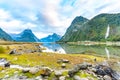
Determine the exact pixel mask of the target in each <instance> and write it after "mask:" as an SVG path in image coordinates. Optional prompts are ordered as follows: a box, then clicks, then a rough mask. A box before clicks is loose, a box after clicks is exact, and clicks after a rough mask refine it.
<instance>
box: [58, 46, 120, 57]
mask: <svg viewBox="0 0 120 80" xmlns="http://www.w3.org/2000/svg"><path fill="white" fill-rule="evenodd" d="M60 45H61V47H62V48H63V49H64V50H65V52H66V53H71V54H73V53H77V54H80V53H89V54H90V53H91V54H97V55H101V56H102V55H105V56H107V57H108V59H109V58H110V57H120V47H112V46H111V47H108V46H84V45H70V44H60Z"/></svg>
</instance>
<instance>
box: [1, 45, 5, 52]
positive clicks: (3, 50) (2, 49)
mask: <svg viewBox="0 0 120 80" xmlns="http://www.w3.org/2000/svg"><path fill="white" fill-rule="evenodd" d="M4 52H5V49H4V47H2V46H0V54H1V53H4Z"/></svg>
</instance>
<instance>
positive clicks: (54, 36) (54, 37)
mask: <svg viewBox="0 0 120 80" xmlns="http://www.w3.org/2000/svg"><path fill="white" fill-rule="evenodd" d="M60 39H61V36H60V35H58V34H56V33H53V34H52V35H48V36H47V37H45V38H42V39H40V41H41V42H55V41H59V40H60Z"/></svg>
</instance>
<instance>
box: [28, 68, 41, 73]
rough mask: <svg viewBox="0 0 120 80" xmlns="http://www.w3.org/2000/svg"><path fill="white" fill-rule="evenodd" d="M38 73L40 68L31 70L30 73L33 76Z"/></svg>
mask: <svg viewBox="0 0 120 80" xmlns="http://www.w3.org/2000/svg"><path fill="white" fill-rule="evenodd" d="M38 71H39V69H38V68H34V67H33V68H31V69H30V70H29V72H30V73H31V74H36V73H37V72H38Z"/></svg>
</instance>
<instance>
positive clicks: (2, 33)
mask: <svg viewBox="0 0 120 80" xmlns="http://www.w3.org/2000/svg"><path fill="white" fill-rule="evenodd" d="M0 39H2V40H7V41H12V40H13V39H12V37H11V36H10V35H9V34H8V33H6V32H5V31H3V30H2V29H1V28H0Z"/></svg>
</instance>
